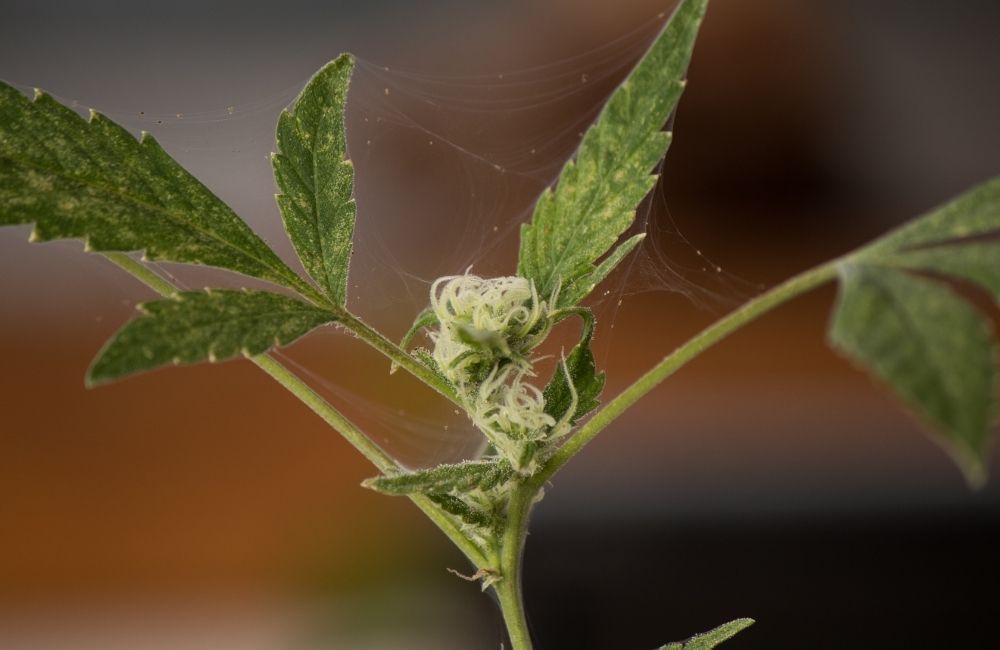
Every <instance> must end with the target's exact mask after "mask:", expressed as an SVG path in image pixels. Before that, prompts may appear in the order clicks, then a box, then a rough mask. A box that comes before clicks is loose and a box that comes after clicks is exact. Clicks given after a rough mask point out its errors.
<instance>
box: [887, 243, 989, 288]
mask: <svg viewBox="0 0 1000 650" xmlns="http://www.w3.org/2000/svg"><path fill="white" fill-rule="evenodd" d="M879 261H880V262H881V263H884V264H887V265H890V266H899V267H902V268H908V269H920V270H925V271H933V272H934V273H940V274H942V275H948V276H952V277H956V278H961V279H963V280H967V281H969V282H973V283H975V284H978V285H980V286H982V287H983V288H984V289H986V290H988V291H990V292H991V293H992V294H993V296H994V298H996V299H997V300H1000V242H976V243H971V244H955V245H950V246H936V247H934V248H920V249H917V250H913V251H908V252H904V253H899V254H897V255H894V256H892V257H888V258H885V259H880V260H879Z"/></svg>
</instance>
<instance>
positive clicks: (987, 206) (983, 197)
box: [856, 178, 1000, 260]
mask: <svg viewBox="0 0 1000 650" xmlns="http://www.w3.org/2000/svg"><path fill="white" fill-rule="evenodd" d="M993 231H1000V178H995V179H993V180H990V181H987V182H985V183H983V184H982V185H979V186H977V187H974V188H973V189H971V190H969V191H968V192H966V193H965V194H963V195H961V196H959V197H958V198H957V199H954V200H952V201H949V202H948V203H946V204H945V205H943V206H941V207H939V208H937V209H935V210H932V211H931V212H930V213H928V214H926V215H924V216H923V217H919V218H917V219H915V220H914V221H912V222H910V223H908V224H906V225H904V226H902V227H900V228H897V229H896V230H894V231H892V232H890V233H888V234H887V235H885V236H884V237H881V238H879V239H878V240H876V241H875V242H873V243H872V244H870V245H868V246H866V247H864V248H863V249H862V250H861V251H859V252H858V254H857V255H856V258H857V259H864V260H878V259H879V258H881V257H882V256H884V255H891V254H893V253H895V252H897V251H900V250H902V249H904V248H912V247H916V246H925V245H928V244H934V243H940V242H946V241H948V240H953V239H961V238H963V237H971V236H974V235H982V234H986V233H989V232H993Z"/></svg>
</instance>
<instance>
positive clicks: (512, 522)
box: [493, 482, 537, 650]
mask: <svg viewBox="0 0 1000 650" xmlns="http://www.w3.org/2000/svg"><path fill="white" fill-rule="evenodd" d="M536 494H537V489H536V488H535V487H533V486H532V485H530V484H528V483H527V482H525V483H522V484H521V485H518V486H517V488H515V489H514V492H513V493H512V494H511V498H510V503H509V505H508V508H507V527H506V528H505V529H504V534H503V538H502V539H501V543H500V558H499V559H500V575H501V576H502V579H501V580H500V581H499V582H497V583H496V584H494V585H493V589H494V591H495V592H496V595H497V599H498V601H499V603H500V613H501V614H502V615H503V620H504V623H505V624H506V626H507V634H508V636H509V637H510V642H511V645H512V647H513V650H531V647H532V646H531V634H530V632H529V631H528V621H527V618H526V617H525V614H524V598H523V595H522V590H521V558H522V556H523V554H524V542H525V539H526V537H527V534H528V518H529V516H530V514H531V506H532V504H533V503H534V502H535V495H536Z"/></svg>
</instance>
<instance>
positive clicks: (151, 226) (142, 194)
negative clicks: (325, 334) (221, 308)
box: [0, 82, 315, 296]
mask: <svg viewBox="0 0 1000 650" xmlns="http://www.w3.org/2000/svg"><path fill="white" fill-rule="evenodd" d="M27 223H34V224H35V229H34V231H33V232H32V234H31V239H32V241H49V240H53V239H68V238H77V239H82V240H84V242H85V243H86V247H87V250H90V251H135V250H142V251H145V256H146V258H147V259H150V260H160V261H171V262H185V263H190V264H205V265H209V266H217V267H220V268H224V269H229V270H231V271H237V272H239V273H243V274H245V275H249V276H253V277H257V278H262V279H264V280H269V281H271V282H276V283H278V284H282V285H284V286H287V287H290V288H292V289H295V290H296V291H299V292H300V293H303V294H304V295H307V296H308V295H315V290H313V289H312V287H310V286H309V285H308V284H307V283H306V282H304V281H303V280H302V279H301V278H300V277H299V276H297V275H296V274H295V273H294V272H293V271H292V270H291V269H290V268H288V266H286V265H285V263H284V262H282V261H281V259H280V258H279V257H278V256H277V255H276V254H275V253H274V252H273V251H272V250H271V249H270V248H269V247H268V246H267V244H265V243H264V242H263V240H261V239H260V238H259V237H258V236H257V235H256V234H254V232H253V231H252V230H251V229H250V228H249V227H248V226H247V225H246V224H245V223H244V222H243V221H242V220H241V219H240V218H239V217H237V216H236V214H235V213H234V212H233V211H232V210H231V209H230V208H229V207H228V206H226V204H225V203H223V202H222V201H221V200H220V199H219V198H218V197H216V196H215V195H214V194H212V193H211V192H210V191H209V190H208V188H206V187H205V186H204V185H202V184H201V183H199V182H198V181H197V180H196V179H195V178H194V177H193V176H191V175H190V174H188V173H187V172H186V171H185V170H184V169H183V168H182V167H181V166H180V165H178V164H177V163H176V162H175V161H174V160H173V159H172V158H170V156H168V155H167V154H166V152H164V151H163V149H162V148H161V147H160V145H159V144H157V142H156V140H154V139H153V138H152V137H151V136H150V135H149V134H147V133H144V134H143V135H142V137H141V138H140V139H139V140H136V139H135V138H134V137H132V135H131V134H130V133H129V132H128V131H126V130H125V129H123V128H122V127H120V126H118V125H117V124H115V123H114V122H112V121H111V120H109V119H108V118H106V117H104V116H103V115H101V114H99V113H93V112H92V113H91V116H90V119H89V120H85V119H83V118H82V117H80V116H79V115H78V114H77V113H75V112H74V111H72V110H70V109H68V108H66V107H65V106H63V105H61V104H59V103H58V102H57V101H55V100H54V99H52V98H51V97H50V96H48V95H46V94H45V93H42V92H36V94H35V97H34V99H33V100H30V99H28V98H27V97H25V96H24V95H22V94H21V93H20V92H18V91H17V90H16V89H14V88H12V87H11V86H9V85H7V84H5V83H3V82H0V226H8V225H17V224H27Z"/></svg>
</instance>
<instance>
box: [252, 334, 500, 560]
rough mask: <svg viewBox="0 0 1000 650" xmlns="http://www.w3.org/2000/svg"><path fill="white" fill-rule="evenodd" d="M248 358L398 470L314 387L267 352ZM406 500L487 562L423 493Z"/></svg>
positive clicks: (389, 469)
mask: <svg viewBox="0 0 1000 650" xmlns="http://www.w3.org/2000/svg"><path fill="white" fill-rule="evenodd" d="M250 361H252V362H253V363H254V364H256V365H257V367H258V368H260V369H261V370H263V371H264V372H266V373H267V374H268V375H270V376H271V378H272V379H274V380H275V381H277V382H278V383H279V384H281V385H282V386H284V387H285V388H286V389H287V390H288V392H290V393H291V394H292V395H295V397H297V398H299V400H300V401H302V403H303V404H305V405H306V406H308V407H309V408H310V409H312V411H313V412H314V413H315V414H316V415H318V416H320V417H321V418H323V421H324V422H326V423H327V424H328V425H330V427H331V428H332V429H333V430H335V431H337V432H338V433H340V435H342V436H343V437H344V438H345V439H346V440H347V441H348V442H349V443H351V445H353V446H354V448H355V449H357V450H358V451H360V452H361V454H362V455H363V456H364V457H365V458H367V459H368V460H369V461H371V463H372V464H373V465H374V466H375V467H377V468H378V469H379V471H381V472H382V473H395V472H399V471H401V468H400V467H399V464H397V463H396V461H395V460H393V458H392V457H391V456H389V454H387V453H386V452H385V451H384V450H383V449H382V448H381V447H379V446H378V445H377V444H375V443H374V442H372V440H371V439H370V438H369V437H368V436H366V435H365V434H364V432H362V431H361V429H359V428H358V427H357V425H355V424H354V423H353V422H351V421H350V420H349V419H348V418H347V417H346V416H345V415H344V414H343V413H341V412H340V411H338V410H337V409H336V408H334V407H333V406H332V405H331V404H330V403H329V402H327V401H326V400H325V399H323V398H322V397H320V396H319V395H318V394H317V393H316V391H314V390H313V389H312V388H310V387H309V385H308V384H306V383H305V382H304V381H302V379H300V378H299V377H298V375H296V374H295V373H293V372H292V371H290V370H289V369H288V368H286V367H285V366H284V365H282V364H281V363H280V362H278V361H277V360H276V359H275V358H274V357H272V356H271V355H269V354H262V355H259V356H256V357H250ZM409 496H410V500H411V501H413V503H414V504H416V506H417V507H418V508H420V510H422V511H423V513H424V514H425V515H427V517H428V518H430V520H431V521H433V522H434V523H435V524H436V525H437V527H438V528H440V529H441V531H442V532H443V533H444V534H445V535H446V536H447V537H448V539H450V540H451V541H452V542H453V543H454V544H455V545H456V546H458V548H459V549H461V551H462V552H463V553H465V556H466V557H467V558H469V561H471V562H472V563H473V564H474V565H475V566H476V568H478V569H484V568H487V567H488V565H489V560H488V559H487V558H486V556H485V555H484V554H483V552H482V551H481V550H480V549H479V547H478V546H476V545H475V544H474V543H473V542H472V541H471V540H470V539H469V538H468V537H466V536H465V534H464V533H462V531H461V528H460V527H459V526H458V524H457V523H456V522H455V520H454V519H452V518H451V517H450V516H449V515H447V514H445V513H444V511H442V510H441V508H440V507H438V506H437V505H436V504H434V503H433V502H432V501H431V500H430V499H428V498H427V497H425V496H423V495H418V494H414V495H409Z"/></svg>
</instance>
